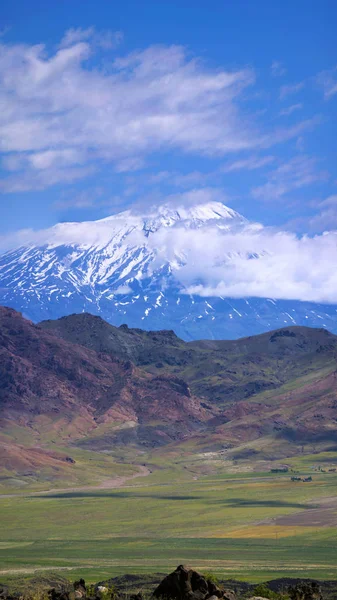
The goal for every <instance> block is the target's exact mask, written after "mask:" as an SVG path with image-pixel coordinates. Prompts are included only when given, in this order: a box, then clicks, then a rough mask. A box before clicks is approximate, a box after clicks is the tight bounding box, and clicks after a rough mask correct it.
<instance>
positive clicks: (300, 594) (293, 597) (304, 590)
mask: <svg viewBox="0 0 337 600" xmlns="http://www.w3.org/2000/svg"><path fill="white" fill-rule="evenodd" d="M288 594H289V596H290V600H322V599H323V596H322V594H321V588H320V586H319V584H318V583H317V581H302V582H300V583H298V584H297V585H295V586H292V587H289V589H288Z"/></svg>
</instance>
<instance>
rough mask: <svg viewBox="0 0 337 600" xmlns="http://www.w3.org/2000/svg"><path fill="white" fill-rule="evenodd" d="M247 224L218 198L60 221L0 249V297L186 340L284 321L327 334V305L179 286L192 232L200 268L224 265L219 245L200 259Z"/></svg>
mask: <svg viewBox="0 0 337 600" xmlns="http://www.w3.org/2000/svg"><path fill="white" fill-rule="evenodd" d="M256 228H258V225H256V224H251V223H249V222H248V221H247V220H246V219H245V218H244V217H242V216H241V215H239V214H238V213H236V212H235V211H233V210H231V209H229V208H228V207H226V206H224V205H223V204H222V203H221V202H208V203H205V204H203V205H198V206H191V207H184V206H181V207H176V208H170V207H169V206H167V205H164V206H159V207H155V208H153V209H151V210H149V211H148V212H147V213H136V212H132V211H124V212H122V213H120V214H117V215H113V216H112V217H108V218H106V219H101V220H100V221H94V222H84V223H62V224H59V225H56V226H55V227H52V228H51V229H50V230H48V231H46V232H44V233H41V234H36V236H35V241H34V243H31V244H27V245H26V246H24V247H21V248H16V249H14V250H11V251H9V252H7V253H5V254H3V255H2V256H0V303H1V304H5V305H8V306H12V307H13V308H15V309H17V310H19V311H21V312H22V313H23V314H24V315H25V316H27V317H28V318H30V319H32V320H33V321H35V322H36V321H40V320H42V319H55V318H59V317H61V316H63V315H66V314H71V313H75V312H77V313H80V312H90V313H94V314H97V315H100V316H102V317H103V318H104V319H105V320H107V321H110V322H111V323H113V324H115V325H121V324H122V323H127V324H128V325H129V326H130V327H142V328H145V329H173V330H174V331H175V333H176V334H177V335H179V336H180V337H182V338H183V339H186V340H193V339H200V338H210V339H221V338H227V339H233V338H237V337H241V336H244V335H252V334H257V333H261V332H263V331H269V330H270V329H274V328H279V327H283V326H285V325H309V326H312V327H326V328H328V329H330V330H331V331H337V311H336V307H335V306H332V305H322V304H314V303H307V302H299V301H296V300H294V301H292V300H275V299H273V298H249V297H247V298H244V299H240V298H235V299H233V298H224V297H221V296H218V297H201V296H200V295H198V294H191V293H189V289H190V287H191V285H192V287H193V286H194V287H198V285H199V284H200V283H201V282H200V276H199V274H198V270H197V271H195V262H196V260H195V251H196V249H195V247H194V245H195V240H194V238H191V235H192V234H193V232H195V231H196V230H198V231H200V232H201V233H202V234H203V236H202V241H203V245H204V247H199V248H197V252H198V254H197V255H198V257H199V259H198V260H200V259H202V260H203V261H204V263H205V265H204V269H206V271H207V270H208V267H209V268H210V269H218V268H222V266H223V265H229V266H230V265H231V262H232V260H233V258H235V257H236V256H238V255H240V252H238V250H237V249H236V250H235V249H234V248H231V247H230V246H229V248H228V249H227V250H226V251H224V250H223V249H222V248H221V247H220V246H219V248H218V249H217V248H214V249H213V254H212V256H211V257H210V258H207V254H205V251H206V249H207V245H209V244H210V242H211V240H212V238H214V236H215V234H219V235H220V234H221V235H223V234H235V233H237V232H242V231H244V232H247V231H248V232H249V231H255V230H256ZM241 254H242V256H243V257H245V258H246V259H247V260H259V258H260V257H261V256H262V255H263V252H261V254H256V253H254V255H251V253H250V252H248V250H247V249H244V248H242V251H241ZM207 261H210V262H209V264H208V262H207ZM197 262H198V261H197ZM194 272H195V276H193V273H194Z"/></svg>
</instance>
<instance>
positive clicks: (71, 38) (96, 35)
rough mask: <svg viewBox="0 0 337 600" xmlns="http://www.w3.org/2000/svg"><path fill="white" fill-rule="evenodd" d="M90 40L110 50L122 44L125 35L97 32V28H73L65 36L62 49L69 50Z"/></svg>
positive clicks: (114, 32) (116, 32) (61, 44)
mask: <svg viewBox="0 0 337 600" xmlns="http://www.w3.org/2000/svg"><path fill="white" fill-rule="evenodd" d="M89 40H90V43H91V44H93V45H95V46H98V47H101V48H104V49H106V50H110V49H111V48H115V47H116V46H118V45H119V44H120V43H121V41H122V40H123V34H122V32H121V31H97V30H96V29H95V27H88V28H87V29H82V28H81V27H77V28H75V27H72V28H71V29H68V30H67V31H66V33H65V34H64V36H63V38H62V40H61V43H60V48H68V47H69V46H73V45H74V44H77V43H78V42H83V41H89Z"/></svg>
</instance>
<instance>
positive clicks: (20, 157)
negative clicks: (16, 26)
mask: <svg viewBox="0 0 337 600" xmlns="http://www.w3.org/2000/svg"><path fill="white" fill-rule="evenodd" d="M119 41H120V34H119V33H118V32H117V33H109V32H97V31H96V30H95V29H94V28H92V27H89V28H87V29H80V28H79V29H75V28H73V29H70V30H68V31H67V32H66V34H65V36H64V37H63V39H62V41H61V44H60V46H59V47H58V48H57V50H56V51H55V52H54V53H51V54H50V53H48V52H47V49H46V47H45V46H44V45H43V44H38V45H27V44H16V45H10V44H6V43H4V42H2V43H0V84H1V85H0V90H1V91H0V109H1V110H0V153H1V154H2V156H3V160H2V166H3V170H4V171H5V173H4V174H3V175H2V178H1V180H0V189H1V190H2V191H5V192H11V191H24V190H33V189H44V188H47V187H48V186H50V185H55V183H61V182H62V181H63V182H65V183H69V181H74V180H75V179H76V178H80V177H85V176H86V174H87V173H88V172H92V169H93V166H94V168H97V169H99V168H101V167H103V166H104V165H105V164H107V163H109V164H112V165H113V167H114V169H115V170H116V171H117V172H126V171H127V170H134V169H136V168H140V167H142V165H143V163H144V161H145V160H146V158H147V157H148V156H149V155H151V154H153V153H158V152H160V151H162V150H163V151H165V152H169V151H173V150H176V151H177V150H178V151H180V152H184V153H190V154H191V153H192V154H198V155H208V156H222V155H225V154H228V153H237V152H240V151H247V150H251V149H258V148H266V147H270V146H272V145H274V144H277V143H282V142H284V141H286V140H288V139H290V138H292V137H295V136H296V135H298V133H299V132H300V131H303V130H307V129H308V128H310V127H312V126H313V125H314V124H315V123H314V121H315V120H314V119H311V120H307V121H304V122H302V123H297V124H296V125H294V126H292V128H281V129H278V130H275V131H260V130H259V128H258V126H257V123H256V121H255V117H254V115H252V114H250V113H249V110H247V107H246V108H245V109H244V108H243V107H242V101H244V100H246V97H245V96H244V94H243V91H244V90H245V89H246V88H247V86H250V85H252V84H253V83H254V72H253V71H252V69H248V68H244V69H241V70H236V71H228V70H224V69H214V68H209V67H207V65H205V64H204V63H202V62H201V61H200V60H198V59H196V58H195V57H191V56H190V55H189V54H188V53H187V51H186V50H185V49H184V48H182V47H180V46H151V47H149V48H147V49H145V50H141V51H137V52H132V53H131V54H127V55H125V56H119V57H116V50H115V49H114V48H115V46H116V45H117V44H118V42H119ZM102 48H103V49H104V50H105V52H104V56H103V60H102V61H100V58H101V57H100V53H99V52H100V51H101V50H102ZM89 59H90V62H89ZM93 65H96V66H93ZM40 171H44V173H42V174H41V173H40ZM14 172H15V177H14V176H13V175H12V174H13V173H14Z"/></svg>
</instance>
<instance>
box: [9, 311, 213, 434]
mask: <svg viewBox="0 0 337 600" xmlns="http://www.w3.org/2000/svg"><path fill="white" fill-rule="evenodd" d="M0 358H1V360H0V382H1V386H0V407H1V425H2V427H3V429H4V430H6V429H8V428H10V427H11V425H14V424H15V425H18V426H19V427H22V428H26V429H27V430H29V431H31V432H36V433H37V434H38V433H39V432H40V431H41V429H44V430H48V429H49V431H50V432H51V434H52V435H53V437H54V439H58V441H59V442H60V441H61V440H63V442H64V443H69V441H70V440H75V439H78V438H81V437H83V436H84V435H87V434H88V433H89V432H90V431H94V430H95V429H97V428H99V427H100V426H102V427H104V426H109V424H114V426H116V425H118V424H119V425H122V424H123V423H126V424H129V426H131V425H132V426H133V427H134V428H135V431H136V430H137V428H138V427H139V429H140V431H141V434H140V435H142V436H143V437H144V439H145V441H146V438H149V440H150V443H154V444H156V443H163V442H165V443H167V442H168V441H171V440H173V439H178V438H179V437H184V436H185V435H188V434H189V432H191V431H194V430H196V429H198V428H200V427H202V426H203V424H204V423H205V422H206V421H207V420H208V419H210V418H211V417H213V415H214V414H215V413H214V411H209V410H207V409H205V408H204V407H202V406H201V404H200V402H199V401H198V399H197V398H196V397H194V396H193V395H192V394H191V392H190V390H189V388H188V386H187V385H186V383H185V382H184V381H182V380H181V379H179V378H177V377H174V376H171V375H169V374H168V375H167V376H165V375H162V376H159V375H158V376H152V375H150V374H148V373H145V372H144V371H141V370H140V369H138V368H137V367H135V366H134V365H133V364H132V363H131V362H130V361H122V360H120V359H118V358H116V357H112V356H111V355H108V354H103V353H96V352H94V351H92V350H88V349H87V348H84V347H83V346H79V345H75V344H71V343H69V342H67V341H64V340H62V339H60V338H58V337H56V336H53V335H51V334H49V333H48V332H46V331H43V329H41V328H39V327H37V326H36V325H33V324H32V323H31V322H29V321H27V320H25V319H23V318H22V317H21V315H20V314H19V313H17V312H15V311H14V310H12V309H8V308H2V307H0ZM163 407H165V411H164V412H163ZM147 428H148V430H147ZM135 435H137V433H136V434H135Z"/></svg>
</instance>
